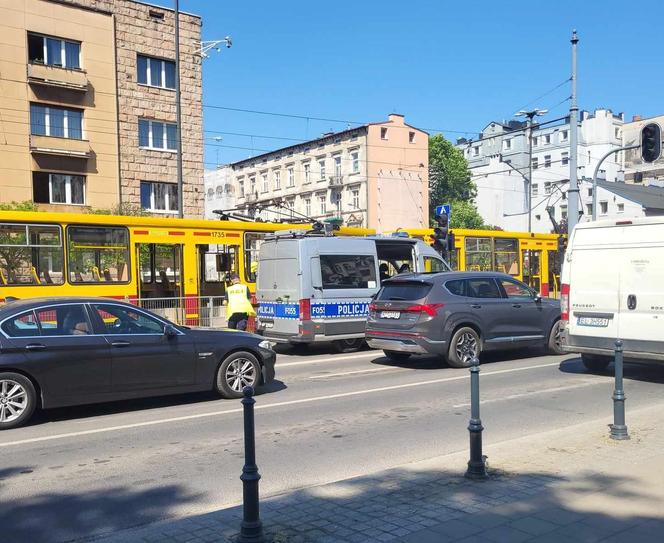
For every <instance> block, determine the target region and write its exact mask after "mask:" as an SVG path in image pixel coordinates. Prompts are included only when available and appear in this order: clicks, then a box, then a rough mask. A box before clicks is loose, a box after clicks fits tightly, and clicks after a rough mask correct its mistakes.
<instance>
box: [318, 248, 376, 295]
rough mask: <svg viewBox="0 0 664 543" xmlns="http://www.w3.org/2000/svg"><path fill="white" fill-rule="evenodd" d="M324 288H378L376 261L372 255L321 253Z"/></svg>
mask: <svg viewBox="0 0 664 543" xmlns="http://www.w3.org/2000/svg"><path fill="white" fill-rule="evenodd" d="M320 272H321V278H322V280H323V288H329V289H345V288H376V261H375V259H374V257H373V256H371V255H320Z"/></svg>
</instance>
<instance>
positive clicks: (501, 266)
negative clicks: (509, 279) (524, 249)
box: [493, 238, 519, 275]
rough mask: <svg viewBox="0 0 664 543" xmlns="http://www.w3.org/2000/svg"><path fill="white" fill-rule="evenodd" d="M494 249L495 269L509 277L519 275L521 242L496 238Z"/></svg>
mask: <svg viewBox="0 0 664 543" xmlns="http://www.w3.org/2000/svg"><path fill="white" fill-rule="evenodd" d="M493 249H494V250H493V269H494V270H496V271H499V272H503V273H507V274H509V275H519V240H518V239H513V238H512V239H510V238H496V239H495V240H494V248H493Z"/></svg>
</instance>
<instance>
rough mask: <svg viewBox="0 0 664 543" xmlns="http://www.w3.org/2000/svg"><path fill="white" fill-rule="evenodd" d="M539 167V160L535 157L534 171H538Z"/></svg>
mask: <svg viewBox="0 0 664 543" xmlns="http://www.w3.org/2000/svg"><path fill="white" fill-rule="evenodd" d="M538 166H539V160H538V159H537V157H534V158H533V170H536V169H537V168H538Z"/></svg>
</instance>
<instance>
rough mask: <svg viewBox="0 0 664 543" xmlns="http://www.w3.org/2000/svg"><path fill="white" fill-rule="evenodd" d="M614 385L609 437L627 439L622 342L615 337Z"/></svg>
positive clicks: (619, 439) (620, 439)
mask: <svg viewBox="0 0 664 543" xmlns="http://www.w3.org/2000/svg"><path fill="white" fill-rule="evenodd" d="M613 365H614V373H615V387H614V390H613V424H612V425H611V439H615V440H618V441H622V440H624V439H629V434H628V433H627V426H625V391H624V390H623V342H622V341H621V340H619V339H616V350H615V358H614V363H613Z"/></svg>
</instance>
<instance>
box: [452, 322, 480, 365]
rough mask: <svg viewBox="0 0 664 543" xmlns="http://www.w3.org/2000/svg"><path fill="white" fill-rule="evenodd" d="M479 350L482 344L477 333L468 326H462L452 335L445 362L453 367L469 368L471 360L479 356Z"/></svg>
mask: <svg viewBox="0 0 664 543" xmlns="http://www.w3.org/2000/svg"><path fill="white" fill-rule="evenodd" d="M480 352H482V346H481V342H480V336H479V334H478V333H477V332H476V331H475V330H473V329H472V328H470V327H469V326H463V327H462V328H459V329H458V330H457V331H456V332H454V335H453V336H452V341H450V349H449V351H448V352H447V363H448V364H449V365H450V366H452V367H453V368H469V367H470V362H471V360H472V359H473V358H475V357H478V358H479V356H480Z"/></svg>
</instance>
